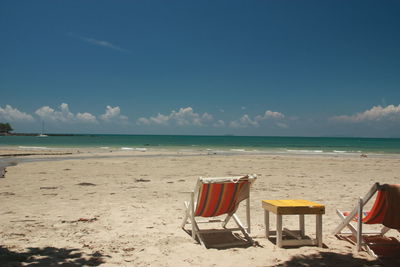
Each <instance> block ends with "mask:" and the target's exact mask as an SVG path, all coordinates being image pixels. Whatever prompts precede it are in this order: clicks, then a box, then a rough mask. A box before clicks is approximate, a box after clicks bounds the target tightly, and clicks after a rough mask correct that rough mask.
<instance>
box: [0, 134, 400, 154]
mask: <svg viewBox="0 0 400 267" xmlns="http://www.w3.org/2000/svg"><path fill="white" fill-rule="evenodd" d="M0 146H3V147H5V146H7V147H17V148H18V147H20V148H32V149H35V148H36V149H43V148H65V147H67V148H110V149H111V148H112V149H126V150H128V149H171V148H173V149H186V150H222V151H259V152H265V151H266V152H280V153H292V152H293V153H390V154H400V138H333V137H259V136H184V135H74V136H49V137H44V138H39V137H35V136H0Z"/></svg>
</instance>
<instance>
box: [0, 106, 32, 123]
mask: <svg viewBox="0 0 400 267" xmlns="http://www.w3.org/2000/svg"><path fill="white" fill-rule="evenodd" d="M0 118H1V119H3V120H6V121H10V122H11V121H34V120H35V119H34V118H33V117H32V115H30V114H27V113H25V112H22V111H19V110H18V109H16V108H13V107H12V106H10V105H6V106H5V107H4V108H2V107H0Z"/></svg>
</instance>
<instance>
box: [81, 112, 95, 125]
mask: <svg viewBox="0 0 400 267" xmlns="http://www.w3.org/2000/svg"><path fill="white" fill-rule="evenodd" d="M76 119H77V120H78V121H81V122H90V123H97V119H96V117H95V116H93V115H92V114H90V113H88V112H84V113H77V114H76Z"/></svg>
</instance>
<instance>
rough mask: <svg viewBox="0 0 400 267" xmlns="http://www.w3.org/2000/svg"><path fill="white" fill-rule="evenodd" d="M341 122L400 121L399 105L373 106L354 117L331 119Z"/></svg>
mask: <svg viewBox="0 0 400 267" xmlns="http://www.w3.org/2000/svg"><path fill="white" fill-rule="evenodd" d="M332 119H333V120H336V121H341V122H368V121H393V120H400V105H398V106H395V105H388V106H386V107H382V106H374V107H372V108H371V109H369V110H366V111H364V112H360V113H357V114H354V115H341V116H335V117H332Z"/></svg>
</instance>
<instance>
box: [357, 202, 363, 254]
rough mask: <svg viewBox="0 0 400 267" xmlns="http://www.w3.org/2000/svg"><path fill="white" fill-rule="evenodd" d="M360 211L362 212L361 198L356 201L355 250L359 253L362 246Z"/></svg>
mask: <svg viewBox="0 0 400 267" xmlns="http://www.w3.org/2000/svg"><path fill="white" fill-rule="evenodd" d="M362 211H363V200H362V198H360V199H359V201H358V220H357V250H358V251H361V246H362Z"/></svg>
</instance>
